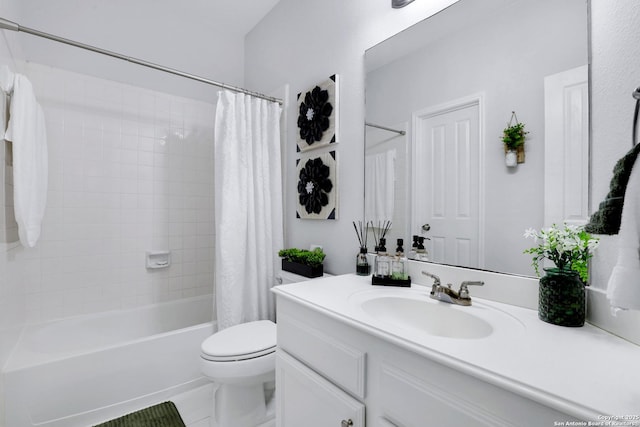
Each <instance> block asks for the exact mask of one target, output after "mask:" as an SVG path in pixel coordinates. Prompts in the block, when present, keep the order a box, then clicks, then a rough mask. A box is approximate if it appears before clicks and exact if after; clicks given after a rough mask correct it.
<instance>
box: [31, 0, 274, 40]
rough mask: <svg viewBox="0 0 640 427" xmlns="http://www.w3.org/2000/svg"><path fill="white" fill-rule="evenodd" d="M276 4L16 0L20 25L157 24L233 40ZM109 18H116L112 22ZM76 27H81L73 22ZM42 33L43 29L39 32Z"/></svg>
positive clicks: (264, 0) (253, 0) (255, 0)
mask: <svg viewBox="0 0 640 427" xmlns="http://www.w3.org/2000/svg"><path fill="white" fill-rule="evenodd" d="M278 1H279V0H135V1H131V0H109V1H104V0H56V1H51V0H20V3H19V4H20V5H19V10H20V13H21V15H22V16H21V19H22V20H23V22H20V24H22V25H25V26H29V23H30V22H38V23H42V22H48V23H49V24H50V25H53V26H55V23H56V22H68V21H70V20H73V17H79V16H81V17H82V20H83V21H84V25H91V24H94V25H98V26H101V25H104V24H105V23H108V24H114V23H117V28H113V30H123V29H125V30H126V29H133V28H135V27H136V26H137V25H139V23H140V21H146V22H149V21H151V22H157V23H158V24H164V25H167V24H169V25H168V28H169V29H170V28H172V27H173V28H175V25H174V26H172V25H171V24H170V22H171V21H174V22H176V23H180V25H185V24H184V23H185V22H187V23H188V25H193V26H203V27H207V28H210V29H216V30H217V32H228V33H229V34H233V35H235V36H237V35H242V36H244V35H245V34H246V33H248V32H249V31H250V30H251V29H252V28H253V27H254V26H255V25H256V24H257V23H258V22H259V21H260V20H261V19H262V18H263V17H264V16H265V15H266V14H267V13H269V11H270V10H271V9H272V8H273V7H274V6H275V5H276V4H277V3H278ZM113 18H117V20H114V19H113ZM76 25H82V23H81V22H76ZM43 30H44V29H43Z"/></svg>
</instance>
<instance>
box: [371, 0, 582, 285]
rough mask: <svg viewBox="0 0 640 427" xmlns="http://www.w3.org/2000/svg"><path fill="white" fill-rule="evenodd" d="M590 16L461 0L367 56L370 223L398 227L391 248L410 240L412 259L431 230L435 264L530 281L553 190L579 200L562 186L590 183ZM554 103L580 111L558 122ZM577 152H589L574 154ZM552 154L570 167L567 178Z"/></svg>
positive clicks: (531, 4)
mask: <svg viewBox="0 0 640 427" xmlns="http://www.w3.org/2000/svg"><path fill="white" fill-rule="evenodd" d="M587 9H588V5H587V1H586V0H563V1H557V0H483V1H477V0H460V1H458V2H456V3H454V4H453V5H452V6H450V7H448V8H447V9H445V10H443V11H442V12H440V13H438V14H436V15H434V16H432V17H430V18H428V19H426V20H424V21H422V22H420V23H418V24H416V25H415V26H413V27H410V28H409V29H407V30H405V31H403V32H401V33H399V34H397V35H395V36H393V37H391V38H390V39H388V40H386V41H384V42H382V43H380V44H378V45H376V46H374V47H372V48H371V49H369V50H367V52H366V54H365V63H366V73H367V75H366V122H367V124H366V143H365V220H367V221H373V222H374V224H379V223H382V222H384V221H385V220H390V221H392V227H391V229H390V230H389V231H388V233H387V249H389V250H393V249H394V248H395V241H396V239H397V238H402V239H403V240H404V244H405V251H406V252H408V251H409V247H410V246H411V236H413V235H421V236H424V237H425V238H427V239H428V240H426V242H425V247H426V249H427V251H428V257H429V261H433V262H442V263H447V264H453V265H462V266H467V267H475V268H483V269H488V270H493V271H501V272H508V273H515V274H524V275H532V274H533V269H532V268H531V259H530V257H529V255H525V254H523V253H522V252H523V250H524V249H526V248H527V247H528V246H530V244H531V241H526V240H525V239H524V238H523V233H524V231H525V229H527V228H529V227H533V228H536V229H539V228H541V227H543V226H546V225H550V224H546V223H547V222H549V221H550V220H549V217H548V211H553V207H554V206H555V205H556V204H558V203H555V202H554V203H550V202H549V198H548V196H549V195H550V194H551V193H554V194H555V195H554V197H555V198H556V199H555V200H559V198H566V199H571V200H570V201H573V200H574V199H582V198H583V196H581V195H579V194H578V195H576V192H575V191H573V190H570V191H564V190H563V189H564V187H563V184H562V183H561V181H562V179H563V176H565V175H571V176H580V178H579V179H578V185H583V186H584V187H585V188H584V190H585V191H584V193H580V191H578V193H580V194H587V191H586V190H587V188H586V185H587V181H588V176H587V175H585V173H588V172H585V171H587V167H588V158H587V157H586V156H587V155H588V92H587V88H588V84H587V81H586V79H587V78H588V77H587V74H588V73H587V64H588V57H589V55H588V50H589V49H588V35H587V31H588V21H587V19H588V13H587ZM576 72H577V76H578V77H575V76H576ZM572 76H574V77H572ZM572 79H575V82H576V84H574V80H572ZM581 79H582V80H581ZM554 82H555V83H554ZM558 82H561V83H560V84H558ZM577 84H579V85H580V88H581V89H580V90H579V91H577V92H576V93H577V94H578V95H576V96H573V95H571V96H569V97H567V96H566V94H567V93H572V92H571V90H572V89H571V88H572V87H574V86H575V85H577ZM545 93H546V95H545ZM556 95H557V96H556ZM555 98H557V99H558V100H560V101H559V102H560V103H561V104H562V103H564V105H565V106H566V105H567V104H580V105H579V106H578V107H576V108H577V109H576V108H574V109H573V110H571V113H570V114H567V113H566V112H565V113H564V114H565V115H566V116H567V117H568V120H569V121H567V122H560V123H555V119H554V117H556V116H560V115H562V114H561V113H557V112H555V113H554V112H553V108H552V107H553V105H551V106H550V104H549V102H550V99H555ZM571 108H573V107H571ZM576 111H577V113H576ZM512 112H515V113H516V116H517V119H518V120H519V122H521V123H524V124H525V130H526V131H528V132H529V133H528V134H527V135H526V137H527V138H526V142H525V152H524V162H523V163H519V164H517V166H516V167H508V166H507V165H506V164H505V152H504V147H503V143H502V139H501V137H502V134H503V129H504V128H505V127H507V125H508V123H509V121H510V120H511V119H512ZM576 114H577V115H578V116H579V117H578V118H576V117H575V116H576ZM552 122H553V123H552ZM553 129H556V132H557V134H558V135H559V136H558V137H555V136H554V135H553V134H550V131H551V130H553ZM545 135H546V136H545ZM563 135H569V136H570V137H571V136H573V139H571V138H569V140H568V141H569V142H566V141H564V140H563V138H564V136H563ZM567 143H568V144H573V145H576V144H577V145H580V147H579V148H578V151H573V152H577V153H582V154H578V155H573V154H571V155H568V156H567V155H566V153H567V150H572V149H573V150H575V147H573V148H572V147H565V146H564V144H567ZM545 147H546V149H545ZM545 151H546V156H545ZM556 152H557V153H558V154H557V156H559V157H562V156H566V157H567V158H568V159H565V161H564V163H562V162H560V163H559V166H558V165H556V166H555V168H556V169H557V171H556V172H555V173H556V176H558V181H557V182H555V178H551V179H550V177H549V165H550V164H552V165H553V164H555V163H557V162H555V161H554V158H553V156H554V154H553V153H556ZM545 165H546V169H547V170H546V171H545ZM585 165H587V166H585ZM567 168H571V169H572V170H569V171H567V170H566V169H567ZM573 169H575V170H573ZM552 176H553V175H552ZM573 188H575V186H574V187H573ZM585 197H586V196H585ZM562 203H563V202H562V201H561V202H560V204H562ZM580 203H581V205H583V206H584V205H586V204H585V203H584V201H581V202H580ZM545 205H546V210H545ZM581 215H582V216H584V215H585V212H584V211H583V212H582V214H581ZM578 216H580V215H578ZM425 224H429V227H424V229H423V225H425ZM427 228H429V230H426V229H427Z"/></svg>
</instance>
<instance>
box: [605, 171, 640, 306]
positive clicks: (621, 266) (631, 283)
mask: <svg viewBox="0 0 640 427" xmlns="http://www.w3.org/2000/svg"><path fill="white" fill-rule="evenodd" d="M639 162H640V160H636V161H635V166H634V167H633V169H632V170H631V176H630V177H629V182H628V184H627V189H626V192H625V196H624V207H623V209H622V221H621V224H620V233H619V239H620V240H619V248H618V261H617V263H616V266H615V267H614V268H613V272H612V273H611V277H610V278H609V284H608V286H607V298H608V299H609V302H610V303H611V306H612V307H613V308H614V311H615V310H618V309H627V310H640V166H639Z"/></svg>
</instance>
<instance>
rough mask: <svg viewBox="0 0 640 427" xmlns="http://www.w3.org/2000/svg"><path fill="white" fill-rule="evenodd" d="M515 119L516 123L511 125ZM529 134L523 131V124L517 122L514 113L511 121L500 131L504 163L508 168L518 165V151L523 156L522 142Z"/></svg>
mask: <svg viewBox="0 0 640 427" xmlns="http://www.w3.org/2000/svg"><path fill="white" fill-rule="evenodd" d="M514 118H515V120H516V123H515V124H512V123H513V119H514ZM528 133H529V132H527V131H525V130H524V123H520V122H518V118H517V117H515V112H514V113H513V115H512V116H511V121H509V123H508V124H507V127H506V128H504V130H503V131H502V142H503V144H504V150H505V163H506V165H507V166H509V167H514V166H517V165H518V151H521V152H522V153H523V154H524V140H525V138H526V135H527V134H528Z"/></svg>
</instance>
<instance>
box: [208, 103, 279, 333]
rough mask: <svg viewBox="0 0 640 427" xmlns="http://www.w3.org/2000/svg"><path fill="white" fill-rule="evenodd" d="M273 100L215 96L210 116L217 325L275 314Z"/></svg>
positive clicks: (276, 175) (276, 191)
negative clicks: (212, 116)
mask: <svg viewBox="0 0 640 427" xmlns="http://www.w3.org/2000/svg"><path fill="white" fill-rule="evenodd" d="M280 112H281V108H280V105H278V103H275V102H270V101H266V100H263V99H259V98H255V97H251V96H248V95H244V94H235V93H231V92H228V91H223V92H220V93H219V96H218V105H217V108H216V120H215V197H214V198H215V232H216V244H215V252H216V256H215V286H216V313H217V320H218V328H219V330H222V329H224V328H228V327H230V326H233V325H236V324H239V323H244V322H249V321H253V320H262V319H271V320H274V319H275V307H274V298H273V297H272V295H271V293H270V292H269V290H270V289H271V287H272V286H273V285H274V284H275V282H276V275H277V271H278V268H277V265H278V261H279V259H278V251H279V250H280V249H282V245H283V229H282V172H281V159H280Z"/></svg>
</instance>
